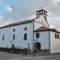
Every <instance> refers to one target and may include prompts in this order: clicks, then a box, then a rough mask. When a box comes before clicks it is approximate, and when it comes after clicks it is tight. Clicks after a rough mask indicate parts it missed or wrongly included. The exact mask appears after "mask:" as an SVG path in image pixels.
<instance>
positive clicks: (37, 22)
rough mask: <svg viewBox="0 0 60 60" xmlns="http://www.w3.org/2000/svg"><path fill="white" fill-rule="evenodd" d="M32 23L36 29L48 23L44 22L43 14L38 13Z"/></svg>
mask: <svg viewBox="0 0 60 60" xmlns="http://www.w3.org/2000/svg"><path fill="white" fill-rule="evenodd" d="M34 25H35V29H37V28H39V27H41V26H46V27H48V24H47V23H46V21H45V18H44V17H43V15H40V17H39V18H37V19H36V20H35V22H34Z"/></svg>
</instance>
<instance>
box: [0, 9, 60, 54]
mask: <svg viewBox="0 0 60 60" xmlns="http://www.w3.org/2000/svg"><path fill="white" fill-rule="evenodd" d="M12 46H14V47H16V48H20V49H25V48H27V49H28V47H29V48H30V49H31V51H33V50H34V49H40V50H44V49H46V50H49V51H50V53H58V52H60V32H59V31H57V30H56V29H51V28H49V24H48V21H47V11H45V10H44V9H41V10H38V11H36V17H35V18H33V19H31V20H24V21H20V22H16V23H11V24H8V25H5V26H2V27H0V48H1V47H3V48H11V47H12Z"/></svg>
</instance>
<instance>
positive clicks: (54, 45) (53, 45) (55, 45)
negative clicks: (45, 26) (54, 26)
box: [50, 32, 60, 53]
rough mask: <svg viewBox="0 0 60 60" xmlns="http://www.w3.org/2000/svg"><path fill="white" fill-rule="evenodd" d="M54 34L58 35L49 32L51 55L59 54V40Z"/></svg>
mask: <svg viewBox="0 0 60 60" xmlns="http://www.w3.org/2000/svg"><path fill="white" fill-rule="evenodd" d="M55 34H58V33H55V32H50V52H51V53H58V52H60V38H59V39H56V38H55ZM59 35H60V34H59Z"/></svg>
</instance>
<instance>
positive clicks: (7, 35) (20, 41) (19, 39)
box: [0, 23, 33, 49]
mask: <svg viewBox="0 0 60 60" xmlns="http://www.w3.org/2000/svg"><path fill="white" fill-rule="evenodd" d="M25 27H27V30H24V28H25ZM13 29H15V32H13ZM24 33H27V41H25V40H24ZM13 34H15V40H13ZM3 35H4V40H2V36H3ZM10 41H11V42H10ZM32 42H33V23H26V24H21V25H16V26H11V27H6V28H2V29H0V47H3V48H5V47H7V46H8V48H10V47H11V46H12V44H14V46H15V47H18V48H19V46H20V48H28V43H29V46H30V48H31V49H32V44H33V43H32Z"/></svg>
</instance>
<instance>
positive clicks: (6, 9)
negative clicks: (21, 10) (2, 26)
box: [5, 6, 13, 13]
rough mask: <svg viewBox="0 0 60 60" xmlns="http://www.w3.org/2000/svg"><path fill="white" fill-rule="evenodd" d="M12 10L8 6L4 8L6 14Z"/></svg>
mask: <svg viewBox="0 0 60 60" xmlns="http://www.w3.org/2000/svg"><path fill="white" fill-rule="evenodd" d="M12 10H13V9H12V8H11V7H10V6H6V7H5V11H6V12H7V13H10V12H12Z"/></svg>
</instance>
